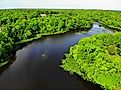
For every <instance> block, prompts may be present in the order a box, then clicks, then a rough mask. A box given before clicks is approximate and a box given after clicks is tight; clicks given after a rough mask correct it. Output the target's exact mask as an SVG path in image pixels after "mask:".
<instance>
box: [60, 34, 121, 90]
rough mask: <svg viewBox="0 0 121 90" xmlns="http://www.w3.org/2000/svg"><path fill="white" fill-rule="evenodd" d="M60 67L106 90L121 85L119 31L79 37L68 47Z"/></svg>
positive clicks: (120, 36) (120, 38)
mask: <svg viewBox="0 0 121 90" xmlns="http://www.w3.org/2000/svg"><path fill="white" fill-rule="evenodd" d="M62 64H63V65H61V67H62V68H64V70H66V71H69V72H70V73H71V74H73V73H76V74H78V75H80V76H82V77H83V78H84V79H87V80H89V81H92V82H93V83H96V84H99V85H101V86H102V88H104V89H106V90H113V89H116V88H120V87H121V33H120V32H118V33H115V34H109V33H108V34H99V35H94V36H91V37H87V38H84V39H81V40H80V41H79V43H78V44H77V45H75V46H72V47H71V48H70V53H69V54H66V58H65V59H64V60H63V61H62Z"/></svg>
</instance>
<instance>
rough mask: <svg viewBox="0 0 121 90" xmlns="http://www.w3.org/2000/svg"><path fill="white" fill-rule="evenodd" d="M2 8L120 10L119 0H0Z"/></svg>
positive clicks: (120, 2) (0, 7)
mask: <svg viewBox="0 0 121 90" xmlns="http://www.w3.org/2000/svg"><path fill="white" fill-rule="evenodd" d="M4 8H55V9H59V8H60V9H105V10H121V0H0V9H4Z"/></svg>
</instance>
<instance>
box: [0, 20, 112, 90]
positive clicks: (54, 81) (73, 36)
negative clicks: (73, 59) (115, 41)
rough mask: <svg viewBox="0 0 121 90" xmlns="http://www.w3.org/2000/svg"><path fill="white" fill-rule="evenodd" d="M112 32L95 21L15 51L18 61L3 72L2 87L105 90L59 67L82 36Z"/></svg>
mask: <svg viewBox="0 0 121 90" xmlns="http://www.w3.org/2000/svg"><path fill="white" fill-rule="evenodd" d="M101 32H104V33H106V32H109V33H113V31H111V30H108V29H105V28H104V27H100V26H99V23H97V22H95V23H94V24H93V27H92V28H91V29H90V30H89V31H87V32H83V30H78V31H76V30H73V31H70V32H67V33H64V34H60V35H53V36H46V37H44V38H42V39H40V40H36V41H33V42H31V43H28V45H27V46H25V47H23V48H22V49H21V50H18V51H17V52H16V59H15V61H14V62H13V63H12V64H11V65H9V67H8V68H7V69H3V72H2V73H1V75H0V90H50V89H52V90H102V89H101V88H100V87H99V85H94V84H93V83H91V82H88V81H85V80H83V79H82V78H80V77H79V76H77V75H70V74H69V73H68V72H65V71H64V70H63V69H62V68H60V67H59V65H60V64H61V60H62V58H64V54H65V53H68V52H69V48H70V47H71V46H72V45H74V44H76V43H78V41H79V40H80V39H81V38H84V37H88V36H91V35H93V34H98V33H101Z"/></svg>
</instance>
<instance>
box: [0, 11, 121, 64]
mask: <svg viewBox="0 0 121 90" xmlns="http://www.w3.org/2000/svg"><path fill="white" fill-rule="evenodd" d="M43 14H45V15H44V16H43ZM120 17H121V12H114V11H102V10H39V9H32V10H29V9H25V10H0V63H1V62H4V61H5V59H6V57H7V56H8V54H9V53H10V51H12V49H13V48H14V45H15V44H16V43H18V42H27V41H31V40H33V39H37V38H40V37H41V36H42V35H49V34H57V33H64V32H67V31H69V30H73V29H81V28H90V27H91V26H92V23H93V22H94V21H95V20H97V21H98V22H101V23H105V25H108V26H111V27H113V28H117V29H119V30H121V29H120V28H121V24H120V23H121V22H120ZM6 60H7V59H6Z"/></svg>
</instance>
